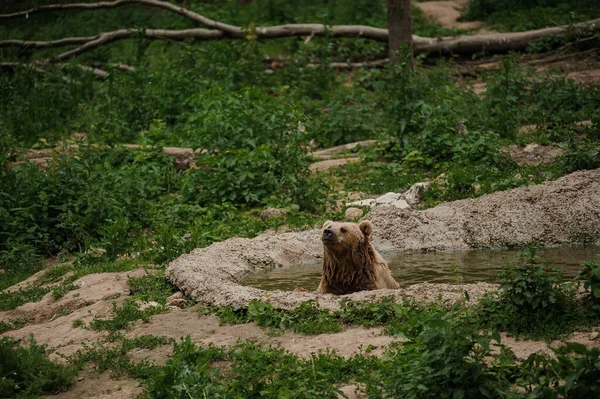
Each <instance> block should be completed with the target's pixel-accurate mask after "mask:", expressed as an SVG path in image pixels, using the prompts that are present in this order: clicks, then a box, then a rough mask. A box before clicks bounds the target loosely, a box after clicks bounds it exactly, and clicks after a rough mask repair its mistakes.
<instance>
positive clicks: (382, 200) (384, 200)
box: [375, 193, 402, 205]
mask: <svg viewBox="0 0 600 399" xmlns="http://www.w3.org/2000/svg"><path fill="white" fill-rule="evenodd" d="M401 197H402V195H401V194H398V193H386V194H383V195H382V196H381V197H377V198H376V199H375V203H376V204H377V205H381V204H391V203H392V202H394V201H397V200H399V199H400V198H401Z"/></svg>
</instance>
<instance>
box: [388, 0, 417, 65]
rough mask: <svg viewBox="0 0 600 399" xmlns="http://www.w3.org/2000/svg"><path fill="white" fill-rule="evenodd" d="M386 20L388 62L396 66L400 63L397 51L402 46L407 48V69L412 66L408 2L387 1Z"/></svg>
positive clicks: (404, 0) (410, 23)
mask: <svg viewBox="0 0 600 399" xmlns="http://www.w3.org/2000/svg"><path fill="white" fill-rule="evenodd" d="M387 11H388V15H387V20H388V31H389V39H388V43H389V48H390V62H391V63H392V64H397V63H399V62H400V57H399V56H398V51H399V50H400V49H401V47H402V45H406V46H408V51H409V52H410V56H409V57H408V67H409V68H412V64H413V39H412V22H411V10H410V0H387Z"/></svg>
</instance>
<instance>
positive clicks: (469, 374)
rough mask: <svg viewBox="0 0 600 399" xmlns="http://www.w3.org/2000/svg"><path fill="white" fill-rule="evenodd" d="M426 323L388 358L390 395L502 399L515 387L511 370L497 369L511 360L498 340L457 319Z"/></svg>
mask: <svg viewBox="0 0 600 399" xmlns="http://www.w3.org/2000/svg"><path fill="white" fill-rule="evenodd" d="M423 319H424V320H422V329H421V331H420V332H419V333H418V335H416V337H415V338H414V339H411V340H410V341H409V342H407V343H405V344H403V345H402V346H400V347H399V348H398V349H396V350H391V351H388V353H386V355H385V358H386V360H387V362H389V365H388V367H385V368H383V369H382V371H381V378H382V383H381V386H382V390H383V391H384V392H386V393H387V394H388V395H390V396H392V397H403V398H404V397H406V398H431V397H436V398H481V397H496V395H497V393H496V392H497V391H498V390H506V389H507V388H508V387H509V386H510V383H509V380H508V379H507V376H508V373H507V370H506V369H504V370H503V369H501V368H497V367H496V366H495V365H496V364H497V363H498V362H501V361H506V360H505V358H506V357H507V353H506V349H505V348H504V347H503V346H502V345H500V336H499V335H498V334H494V336H493V337H492V336H491V335H489V334H486V333H480V332H478V331H477V328H476V327H474V326H472V325H469V324H467V323H465V322H464V321H463V320H461V319H460V318H458V317H456V315H454V314H452V313H446V314H443V313H442V314H440V313H431V314H426V315H425V316H424V317H423ZM492 341H496V344H493V345H492ZM493 346H496V347H499V348H500V351H492V347H493ZM373 388H374V387H373Z"/></svg>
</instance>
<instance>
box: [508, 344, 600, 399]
mask: <svg viewBox="0 0 600 399" xmlns="http://www.w3.org/2000/svg"><path fill="white" fill-rule="evenodd" d="M553 351H554V355H555V356H548V355H547V354H542V353H539V352H538V353H534V354H531V355H530V356H529V358H528V359H527V360H526V361H525V362H523V363H522V364H521V365H520V366H519V375H518V379H517V380H516V381H517V384H518V385H519V386H521V387H523V388H525V389H526V391H527V394H528V395H530V396H527V397H544V398H593V397H597V396H598V395H599V394H600V385H599V383H598V373H600V350H599V349H598V348H591V349H588V348H586V347H585V346H584V345H583V344H580V343H576V342H567V343H566V344H564V345H562V346H561V347H559V348H554V349H553ZM571 353H573V356H571V355H570V354H571ZM519 397H526V396H519Z"/></svg>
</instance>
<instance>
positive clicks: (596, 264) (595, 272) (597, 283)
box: [575, 259, 600, 311]
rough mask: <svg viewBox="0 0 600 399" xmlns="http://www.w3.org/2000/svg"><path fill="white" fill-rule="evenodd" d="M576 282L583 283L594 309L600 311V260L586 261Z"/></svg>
mask: <svg viewBox="0 0 600 399" xmlns="http://www.w3.org/2000/svg"><path fill="white" fill-rule="evenodd" d="M582 265H583V269H582V270H581V271H580V272H579V273H578V274H577V277H575V280H577V281H581V282H583V288H584V289H585V290H586V291H587V292H588V295H589V297H590V299H591V301H592V304H593V305H592V309H593V310H594V311H600V259H596V260H590V261H585V262H583V263H582Z"/></svg>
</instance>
